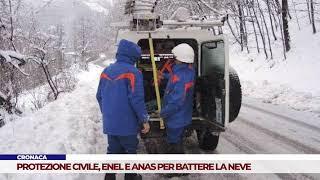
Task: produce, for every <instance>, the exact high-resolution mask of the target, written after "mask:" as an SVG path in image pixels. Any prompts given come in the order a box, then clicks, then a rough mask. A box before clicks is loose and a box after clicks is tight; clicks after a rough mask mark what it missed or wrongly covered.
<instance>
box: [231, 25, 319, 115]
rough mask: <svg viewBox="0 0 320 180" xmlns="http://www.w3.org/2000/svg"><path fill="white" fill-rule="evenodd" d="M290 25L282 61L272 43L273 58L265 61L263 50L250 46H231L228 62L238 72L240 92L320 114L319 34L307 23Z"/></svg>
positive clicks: (280, 53) (267, 101)
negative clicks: (247, 48)
mask: <svg viewBox="0 0 320 180" xmlns="http://www.w3.org/2000/svg"><path fill="white" fill-rule="evenodd" d="M290 28H291V29H290V35H291V41H292V42H291V44H292V49H291V50H290V52H289V53H287V59H286V60H284V58H283V55H282V46H281V44H280V42H274V43H273V46H274V47H276V48H274V57H275V58H274V59H273V60H266V59H265V56H264V54H263V52H261V53H260V54H257V53H255V52H254V51H255V50H254V49H252V50H251V51H252V52H251V53H250V54H247V53H246V52H239V47H236V46H232V47H231V51H230V61H231V65H232V66H233V67H234V68H235V69H236V70H237V71H238V73H239V76H240V79H241V81H242V86H243V90H244V95H246V96H250V97H255V98H259V99H262V100H263V101H264V102H266V103H274V104H285V105H287V106H289V107H291V108H293V109H296V110H303V111H311V112H314V113H318V114H320V80H319V77H320V71H319V69H320V56H319V52H318V51H319V49H320V34H319V33H318V34H315V35H314V34H312V32H311V28H310V25H306V26H303V27H302V28H301V30H298V28H297V26H296V25H295V23H292V24H291V25H290Z"/></svg>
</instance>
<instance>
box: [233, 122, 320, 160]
mask: <svg viewBox="0 0 320 180" xmlns="http://www.w3.org/2000/svg"><path fill="white" fill-rule="evenodd" d="M238 119H239V120H240V121H241V122H242V123H244V124H246V125H248V126H250V127H252V128H255V129H257V130H259V131H261V132H262V133H264V134H267V135H269V136H270V137H272V138H274V139H277V140H280V141H282V142H284V143H286V144H288V145H290V146H292V147H294V148H296V149H298V150H300V151H302V152H303V153H306V154H320V150H319V149H315V148H312V147H309V146H307V145H305V144H302V143H300V142H298V141H296V140H293V139H290V138H288V137H286V136H284V135H281V134H279V133H277V132H274V131H271V130H269V129H267V128H264V127H262V126H260V125H257V124H254V123H252V122H249V121H247V120H245V119H244V118H242V117H238Z"/></svg>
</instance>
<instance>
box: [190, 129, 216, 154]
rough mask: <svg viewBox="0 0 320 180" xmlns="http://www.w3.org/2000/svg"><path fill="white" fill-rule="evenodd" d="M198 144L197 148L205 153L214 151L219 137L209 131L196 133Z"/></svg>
mask: <svg viewBox="0 0 320 180" xmlns="http://www.w3.org/2000/svg"><path fill="white" fill-rule="evenodd" d="M196 132H197V138H198V142H199V148H200V149H202V150H205V151H214V150H215V149H216V148H217V146H218V143H219V137H220V136H219V135H214V134H213V133H212V132H210V131H205V132H203V131H200V130H198V131H196Z"/></svg>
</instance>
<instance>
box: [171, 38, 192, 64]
mask: <svg viewBox="0 0 320 180" xmlns="http://www.w3.org/2000/svg"><path fill="white" fill-rule="evenodd" d="M172 53H173V55H174V56H175V58H176V59H177V60H178V61H181V62H184V63H194V50H193V48H192V47H191V46H190V45H188V44H186V43H183V44H179V45H178V46H176V47H175V48H173V49H172Z"/></svg>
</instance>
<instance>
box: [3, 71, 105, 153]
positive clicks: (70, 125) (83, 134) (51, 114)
mask: <svg viewBox="0 0 320 180" xmlns="http://www.w3.org/2000/svg"><path fill="white" fill-rule="evenodd" d="M101 71H102V69H101V68H99V67H96V66H94V65H90V71H89V72H82V73H81V74H79V76H78V78H79V80H80V81H79V83H78V86H77V88H76V90H75V91H73V92H72V93H67V94H63V95H61V96H60V97H59V99H58V100H57V101H54V102H52V103H50V104H48V105H46V106H45V107H44V108H42V109H40V110H39V111H37V112H35V113H33V114H28V115H27V116H25V117H22V118H18V119H16V120H15V121H11V122H8V123H7V124H6V125H5V126H4V127H3V128H0V142H1V144H0V153H14V154H16V153H69V154H73V153H84V154H99V153H105V149H106V148H105V147H106V144H105V142H104V141H105V139H104V137H103V134H102V126H101V117H100V112H99V108H98V104H97V102H96V99H95V92H96V89H97V86H98V80H99V74H100V73H101Z"/></svg>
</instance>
